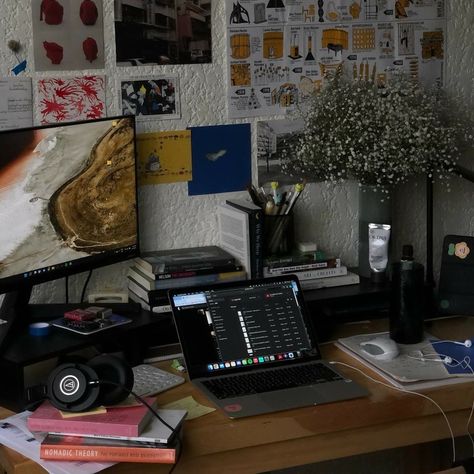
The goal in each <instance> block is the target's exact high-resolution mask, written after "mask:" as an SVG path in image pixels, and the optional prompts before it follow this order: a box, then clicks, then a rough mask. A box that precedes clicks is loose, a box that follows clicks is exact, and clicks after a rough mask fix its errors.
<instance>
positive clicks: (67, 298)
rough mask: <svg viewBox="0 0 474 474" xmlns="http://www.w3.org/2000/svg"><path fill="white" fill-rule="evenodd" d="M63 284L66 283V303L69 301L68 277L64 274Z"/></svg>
mask: <svg viewBox="0 0 474 474" xmlns="http://www.w3.org/2000/svg"><path fill="white" fill-rule="evenodd" d="M64 280H65V284H66V303H69V277H68V276H67V275H66V278H65V279H64Z"/></svg>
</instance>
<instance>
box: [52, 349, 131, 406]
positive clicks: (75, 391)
mask: <svg viewBox="0 0 474 474" xmlns="http://www.w3.org/2000/svg"><path fill="white" fill-rule="evenodd" d="M133 381H134V380H133V370H132V368H131V367H130V366H129V365H128V364H127V363H126V362H124V361H123V360H122V359H119V358H118V357H116V356H113V355H106V354H104V355H99V356H96V357H94V358H92V359H91V360H89V361H87V362H86V361H84V362H66V363H63V364H60V365H58V366H57V367H56V368H55V369H54V370H53V371H52V372H51V373H50V374H49V376H48V381H47V384H46V396H47V398H48V399H49V401H50V402H51V404H52V405H53V406H55V407H56V408H58V409H59V410H63V411H72V412H80V411H86V410H88V409H90V408H94V407H96V406H99V405H115V404H116V403H118V402H121V401H122V400H124V399H125V398H127V396H128V395H129V394H130V391H131V390H132V388H133Z"/></svg>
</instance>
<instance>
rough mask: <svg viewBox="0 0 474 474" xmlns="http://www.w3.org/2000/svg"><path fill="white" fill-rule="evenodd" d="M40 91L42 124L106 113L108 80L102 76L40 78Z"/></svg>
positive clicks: (69, 120) (99, 116)
mask: <svg viewBox="0 0 474 474" xmlns="http://www.w3.org/2000/svg"><path fill="white" fill-rule="evenodd" d="M38 93H39V99H40V103H41V123H43V124H46V123H56V122H72V121H76V120H87V119H96V118H101V117H104V116H105V81H104V78H103V77H101V76H83V77H71V78H66V79H63V78H49V79H41V80H39V81H38Z"/></svg>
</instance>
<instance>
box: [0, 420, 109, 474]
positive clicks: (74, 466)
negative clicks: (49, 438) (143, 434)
mask: <svg viewBox="0 0 474 474" xmlns="http://www.w3.org/2000/svg"><path fill="white" fill-rule="evenodd" d="M29 415H31V412H29V411H24V412H22V413H18V414H16V415H13V416H10V417H8V418H5V419H3V420H1V421H0V444H3V445H4V446H7V447H8V448H11V449H13V450H15V451H17V452H18V453H20V454H22V455H23V456H25V457H27V458H29V459H31V460H33V461H35V462H36V463H38V464H39V465H40V466H42V467H43V468H44V469H46V470H47V471H48V472H50V473H51V474H93V473H95V472H99V471H102V470H103V469H106V468H107V467H110V466H112V465H114V464H115V463H105V462H103V463H99V462H82V461H71V462H66V461H44V460H43V459H40V457H39V455H40V444H41V441H43V439H44V438H45V437H46V433H35V434H34V435H33V433H31V431H29V430H28V427H27V424H26V421H27V419H28V416H29Z"/></svg>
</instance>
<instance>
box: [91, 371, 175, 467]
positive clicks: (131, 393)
mask: <svg viewBox="0 0 474 474" xmlns="http://www.w3.org/2000/svg"><path fill="white" fill-rule="evenodd" d="M90 383H91V384H93V385H115V386H116V387H120V388H122V389H124V390H126V391H127V392H128V393H129V394H130V395H133V396H134V397H135V398H136V399H137V400H138V401H139V402H141V403H143V405H145V406H146V407H147V408H148V410H150V411H151V412H152V413H153V415H154V416H155V417H156V418H157V419H158V420H159V421H160V422H161V423H163V424H164V425H165V426H166V427H167V428H168V429H169V430H171V434H170V436H169V437H168V438H169V439H170V440H172V439H174V437H175V436H176V444H177V446H176V449H177V450H178V457H177V458H176V460H175V462H174V464H173V466H172V467H171V469H170V470H169V472H168V474H171V473H172V472H173V471H174V469H175V467H176V465H177V464H178V462H179V460H180V458H181V453H182V451H183V449H182V445H181V440H180V439H179V436H177V433H176V431H177V429H178V428H179V427H181V425H178V426H176V427H175V428H173V427H172V426H171V425H169V424H168V423H167V422H166V421H165V420H163V418H161V416H160V415H158V413H157V412H156V410H155V409H154V408H153V407H152V406H151V405H150V404H149V403H148V402H147V401H146V400H145V399H144V398H143V397H141V396H140V395H137V394H136V393H135V392H134V391H133V390H130V389H129V388H127V387H126V386H125V385H122V384H121V383H117V382H111V381H109V380H94V381H93V382H90Z"/></svg>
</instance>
